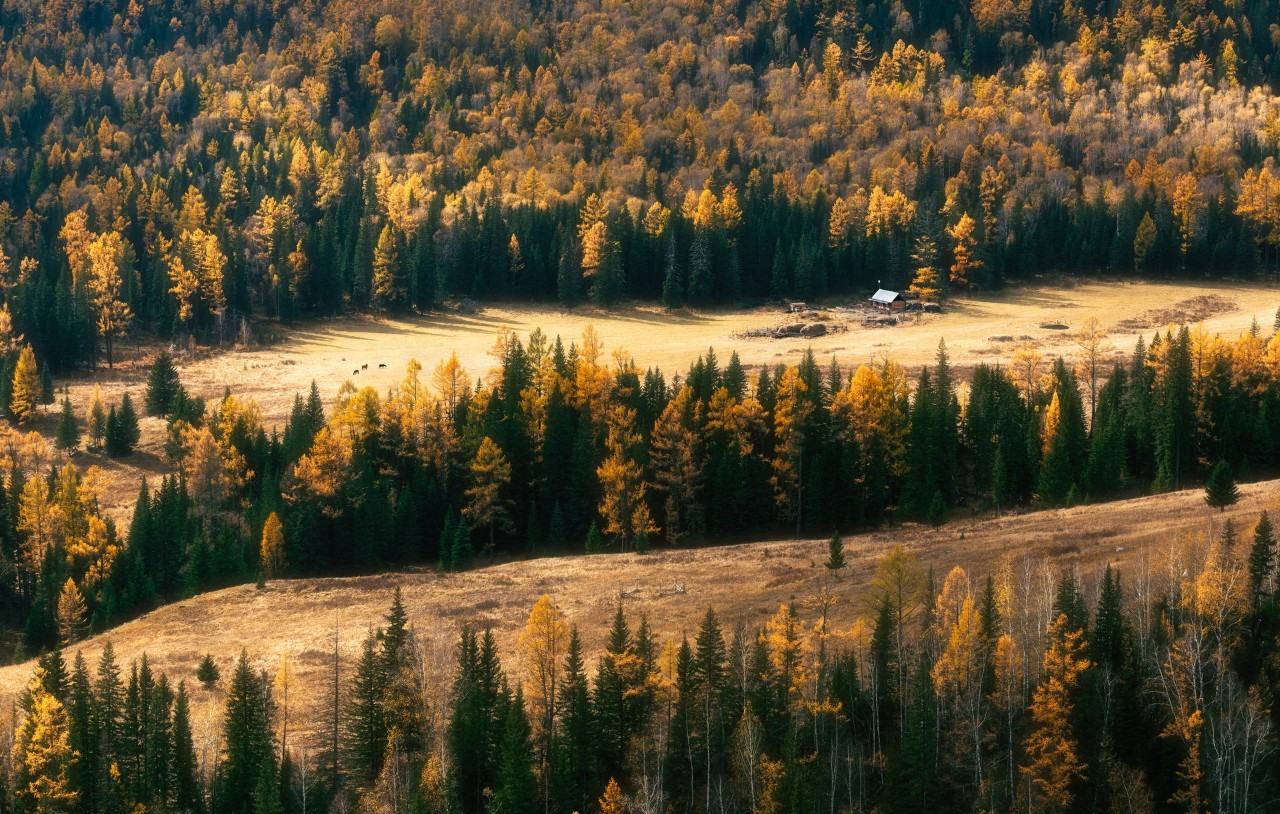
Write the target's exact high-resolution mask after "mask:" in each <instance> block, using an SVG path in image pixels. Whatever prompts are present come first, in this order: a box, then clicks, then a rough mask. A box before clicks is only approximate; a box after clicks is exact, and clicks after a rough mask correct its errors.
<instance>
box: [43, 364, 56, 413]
mask: <svg viewBox="0 0 1280 814" xmlns="http://www.w3.org/2000/svg"><path fill="white" fill-rule="evenodd" d="M53 402H54V393H53V374H51V373H50V372H49V366H48V365H42V366H41V367H40V405H41V406H42V407H47V406H48V405H50V404H53Z"/></svg>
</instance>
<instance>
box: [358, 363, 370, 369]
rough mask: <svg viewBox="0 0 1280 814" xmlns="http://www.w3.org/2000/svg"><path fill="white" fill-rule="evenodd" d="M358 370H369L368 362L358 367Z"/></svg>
mask: <svg viewBox="0 0 1280 814" xmlns="http://www.w3.org/2000/svg"><path fill="white" fill-rule="evenodd" d="M360 369H361V370H368V369H369V363H368V362H365V363H364V364H363V365H360Z"/></svg>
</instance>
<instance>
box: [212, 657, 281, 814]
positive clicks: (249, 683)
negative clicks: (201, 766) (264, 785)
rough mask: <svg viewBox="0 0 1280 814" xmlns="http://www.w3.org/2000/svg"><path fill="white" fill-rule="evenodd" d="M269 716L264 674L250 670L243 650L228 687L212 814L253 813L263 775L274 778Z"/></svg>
mask: <svg viewBox="0 0 1280 814" xmlns="http://www.w3.org/2000/svg"><path fill="white" fill-rule="evenodd" d="M271 715H272V702H271V687H270V682H269V680H268V679H267V676H266V674H265V673H263V674H257V673H255V672H254V671H253V668H252V667H251V666H250V665H249V654H248V652H247V651H244V650H242V651H240V659H239V660H238V661H237V662H236V669H235V673H234V674H233V675H232V677H231V683H230V686H229V687H228V688H227V702H226V712H225V714H224V717H223V721H224V723H223V730H224V731H223V740H222V742H223V746H222V762H221V763H220V765H219V767H218V778H217V786H216V790H215V794H214V798H213V811H214V812H215V814H240V812H243V811H246V810H248V811H255V810H256V809H255V808H254V804H255V803H256V802H258V800H256V799H255V797H256V796H257V794H256V792H257V791H258V787H259V784H260V781H261V780H262V777H263V775H268V776H270V777H272V778H274V776H275V769H276V762H275V746H274V740H275V739H274V737H273V735H272V730H271ZM260 814H266V813H265V812H261V813H260Z"/></svg>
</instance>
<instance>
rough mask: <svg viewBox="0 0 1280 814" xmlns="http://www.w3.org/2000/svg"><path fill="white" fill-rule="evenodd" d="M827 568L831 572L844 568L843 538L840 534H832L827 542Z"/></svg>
mask: <svg viewBox="0 0 1280 814" xmlns="http://www.w3.org/2000/svg"><path fill="white" fill-rule="evenodd" d="M826 565H827V568H828V569H830V570H832V571H838V570H840V569H841V568H844V567H845V565H846V563H845V561H844V538H843V537H841V536H840V532H838V531H837V532H834V533H833V534H832V535H831V539H830V540H828V541H827V563H826Z"/></svg>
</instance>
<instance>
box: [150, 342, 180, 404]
mask: <svg viewBox="0 0 1280 814" xmlns="http://www.w3.org/2000/svg"><path fill="white" fill-rule="evenodd" d="M181 389H182V382H181V381H180V380H179V378H178V370H177V368H175V367H174V365H173V357H171V356H170V355H169V352H168V351H165V350H162V351H160V352H159V353H158V354H156V358H155V360H154V361H152V363H151V368H150V370H149V371H148V373H147V395H146V409H147V415H149V416H157V417H159V418H164V417H165V416H167V415H169V412H170V410H171V409H172V407H173V402H174V399H176V398H177V397H178V392H179V391H180V390H181Z"/></svg>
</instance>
